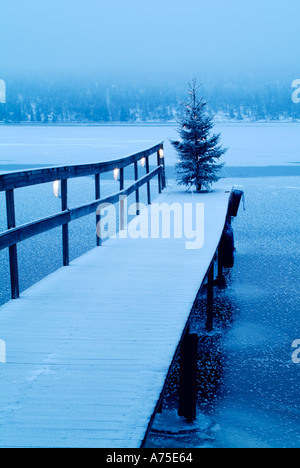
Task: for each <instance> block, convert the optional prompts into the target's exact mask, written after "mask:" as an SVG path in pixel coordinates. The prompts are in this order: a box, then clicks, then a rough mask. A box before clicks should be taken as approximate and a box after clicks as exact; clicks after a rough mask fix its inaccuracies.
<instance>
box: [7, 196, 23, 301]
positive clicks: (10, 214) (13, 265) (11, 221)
mask: <svg viewBox="0 0 300 468" xmlns="http://www.w3.org/2000/svg"><path fill="white" fill-rule="evenodd" d="M5 195H6V216H7V228H8V229H13V228H14V227H16V214H15V197H14V191H13V190H7V191H6V192H5ZM9 267H10V285H11V297H12V299H18V297H19V296H20V288H19V269H18V252H17V246H16V245H12V246H10V247H9Z"/></svg>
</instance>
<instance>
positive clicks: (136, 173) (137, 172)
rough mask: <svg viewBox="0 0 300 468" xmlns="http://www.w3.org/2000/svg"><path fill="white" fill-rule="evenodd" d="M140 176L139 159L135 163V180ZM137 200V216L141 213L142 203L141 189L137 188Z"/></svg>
mask: <svg viewBox="0 0 300 468" xmlns="http://www.w3.org/2000/svg"><path fill="white" fill-rule="evenodd" d="M138 178H139V169H138V163H137V161H136V162H135V163H134V179H135V180H138ZM135 202H136V214H137V216H138V215H139V214H140V209H139V205H140V191H139V189H138V188H137V189H136V191H135Z"/></svg>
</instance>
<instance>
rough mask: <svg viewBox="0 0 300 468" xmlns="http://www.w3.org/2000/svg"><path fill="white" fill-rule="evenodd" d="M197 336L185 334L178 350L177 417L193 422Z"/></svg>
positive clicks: (195, 402)
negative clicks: (178, 386)
mask: <svg viewBox="0 0 300 468" xmlns="http://www.w3.org/2000/svg"><path fill="white" fill-rule="evenodd" d="M197 364H198V335H197V334H196V333H192V334H190V333H189V331H187V333H186V334H185V337H184V339H183V342H182V344H181V350H180V388H179V409H178V415H179V416H183V417H184V418H185V419H186V420H187V421H188V422H193V421H194V420H195V419H196V415H197Z"/></svg>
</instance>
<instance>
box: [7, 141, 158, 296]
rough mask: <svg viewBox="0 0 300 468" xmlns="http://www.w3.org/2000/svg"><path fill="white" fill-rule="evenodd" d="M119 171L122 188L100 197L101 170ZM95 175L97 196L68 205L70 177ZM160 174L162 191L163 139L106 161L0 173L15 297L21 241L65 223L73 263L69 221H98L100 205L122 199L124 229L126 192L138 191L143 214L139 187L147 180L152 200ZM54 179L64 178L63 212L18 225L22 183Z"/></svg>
mask: <svg viewBox="0 0 300 468" xmlns="http://www.w3.org/2000/svg"><path fill="white" fill-rule="evenodd" d="M154 153H156V154H157V167H156V168H155V169H153V170H152V171H150V166H149V157H150V156H151V155H152V154H154ZM142 159H145V167H146V175H144V176H143V177H141V178H139V176H138V161H140V160H142ZM131 164H134V176H135V181H134V183H132V184H131V185H129V186H128V187H126V188H124V168H125V167H128V166H130V165H131ZM115 169H118V171H119V183H120V190H119V191H118V192H116V193H114V194H112V195H108V196H106V197H104V198H101V197H100V174H103V173H106V172H109V171H114V170H115ZM91 175H94V176H95V199H94V200H93V201H91V202H89V203H86V204H83V205H80V206H77V207H74V208H70V209H69V208H68V190H67V181H68V179H72V178H77V177H86V176H91ZM156 176H157V177H158V191H159V193H161V191H162V190H163V189H164V188H165V186H166V179H165V162H164V154H163V143H160V144H158V145H156V146H153V147H152V148H149V149H147V150H145V151H141V152H139V153H136V154H133V155H131V156H127V157H125V158H120V159H115V160H113V161H105V162H99V163H94V164H81V165H76V166H57V167H50V168H44V169H33V170H30V171H16V172H12V173H7V174H3V175H0V191H5V192H6V214H7V230H6V231H4V232H1V233H0V251H1V250H3V249H5V248H8V249H9V263H10V279H11V297H12V299H17V298H18V297H19V295H20V292H19V273H18V255H17V244H18V243H20V242H23V241H24V240H27V239H30V238H32V237H35V236H37V235H39V234H42V233H44V232H47V231H50V230H52V229H55V228H57V227H60V226H61V227H62V244H63V265H64V266H67V265H69V231H68V227H69V223H70V222H71V221H74V220H76V219H79V218H82V217H84V216H88V215H90V214H92V213H96V224H98V222H99V221H100V214H99V213H98V211H96V210H97V208H98V207H99V205H101V204H105V203H111V204H114V203H117V202H120V218H121V223H120V225H121V229H122V228H123V224H122V219H124V209H125V208H124V203H123V199H124V197H126V196H129V195H131V194H132V193H134V192H135V194H136V204H137V209H136V214H137V215H138V214H139V189H140V187H142V186H143V185H145V184H147V199H148V203H151V194H150V181H151V180H152V179H153V178H154V177H156ZM54 181H61V199H62V201H61V211H60V212H59V213H56V214H53V215H51V216H47V217H45V218H42V219H38V220H35V221H33V222H29V223H27V224H23V225H21V226H16V216H15V202H14V190H15V189H17V188H21V187H28V186H32V185H37V184H44V183H49V182H54ZM96 240H97V246H99V245H101V238H99V236H98V235H97V237H96Z"/></svg>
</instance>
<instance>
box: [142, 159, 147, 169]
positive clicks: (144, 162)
mask: <svg viewBox="0 0 300 468" xmlns="http://www.w3.org/2000/svg"><path fill="white" fill-rule="evenodd" d="M145 164H146V158H142V159H141V165H142V166H143V167H145Z"/></svg>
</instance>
